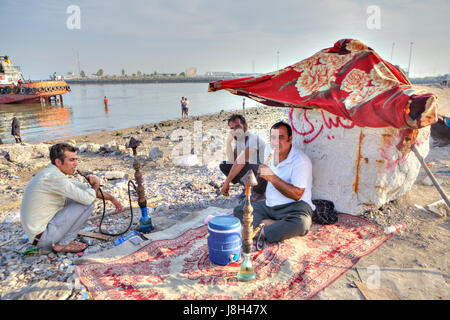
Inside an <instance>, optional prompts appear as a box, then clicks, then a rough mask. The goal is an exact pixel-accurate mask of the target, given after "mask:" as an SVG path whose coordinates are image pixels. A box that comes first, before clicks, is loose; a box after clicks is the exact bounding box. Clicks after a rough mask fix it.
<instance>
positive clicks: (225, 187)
mask: <svg viewBox="0 0 450 320" xmlns="http://www.w3.org/2000/svg"><path fill="white" fill-rule="evenodd" d="M229 190H230V184H229V183H228V182H225V183H224V184H223V186H222V188H221V189H220V193H221V194H222V195H224V196H225V197H229V196H230V194H229V193H228V191H229Z"/></svg>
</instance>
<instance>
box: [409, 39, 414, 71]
mask: <svg viewBox="0 0 450 320" xmlns="http://www.w3.org/2000/svg"><path fill="white" fill-rule="evenodd" d="M413 44H414V42H411V43H410V47H409V62H408V77H410V76H411V72H410V71H411V56H412V46H413Z"/></svg>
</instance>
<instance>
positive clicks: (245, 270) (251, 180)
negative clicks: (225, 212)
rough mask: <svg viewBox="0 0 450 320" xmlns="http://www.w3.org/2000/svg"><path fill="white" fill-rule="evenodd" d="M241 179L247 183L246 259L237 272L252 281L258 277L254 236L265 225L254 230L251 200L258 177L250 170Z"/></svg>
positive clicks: (244, 227)
mask: <svg viewBox="0 0 450 320" xmlns="http://www.w3.org/2000/svg"><path fill="white" fill-rule="evenodd" d="M241 181H242V182H243V183H244V185H245V196H246V199H245V205H244V208H243V211H244V214H243V219H242V222H243V232H242V236H243V239H242V244H243V254H242V255H243V256H244V260H243V261H242V263H241V267H240V269H239V272H238V274H237V278H238V280H239V281H251V280H254V279H255V278H256V272H255V268H254V267H253V263H252V257H251V252H252V244H253V238H254V237H255V236H256V235H257V234H258V232H259V230H260V229H261V228H262V227H263V226H264V224H260V225H259V226H258V227H257V228H256V229H255V230H253V214H252V212H253V207H252V204H251V202H250V198H251V190H252V186H255V185H257V182H256V177H255V175H254V173H253V171H252V170H249V171H248V172H247V173H246V174H245V176H244V177H242V179H241Z"/></svg>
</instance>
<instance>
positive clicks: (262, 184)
mask: <svg viewBox="0 0 450 320" xmlns="http://www.w3.org/2000/svg"><path fill="white" fill-rule="evenodd" d="M232 166H233V164H232V163H227V162H226V161H223V162H222V163H221V164H220V165H219V168H220V171H222V173H223V174H224V175H226V176H227V177H228V175H229V174H230V171H231V167H232ZM258 167H259V164H251V163H248V162H246V163H245V166H244V167H243V168H242V170H241V171H240V172H239V173H238V174H237V176H236V177H234V179H233V180H232V181H231V182H232V183H235V184H236V183H241V182H240V180H241V178H242V177H243V176H244V175H245V174H246V173H247V172H248V170H250V169H251V170H252V171H253V173H254V174H255V176H256V177H257V178H256V180H257V181H258V185H256V186H254V187H253V191H254V192H256V193H259V194H264V193H265V192H266V187H267V181H266V180H265V179H263V178H261V177H258V176H257V172H258Z"/></svg>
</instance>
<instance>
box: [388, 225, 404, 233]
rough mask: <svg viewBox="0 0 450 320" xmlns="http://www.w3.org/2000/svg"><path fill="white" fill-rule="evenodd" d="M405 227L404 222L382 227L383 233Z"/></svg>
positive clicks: (393, 231)
mask: <svg viewBox="0 0 450 320" xmlns="http://www.w3.org/2000/svg"><path fill="white" fill-rule="evenodd" d="M405 228H406V225H405V224H404V223H399V224H394V225H393V226H390V227H387V228H384V233H386V234H389V233H395V232H399V231H401V230H403V229H405Z"/></svg>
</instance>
